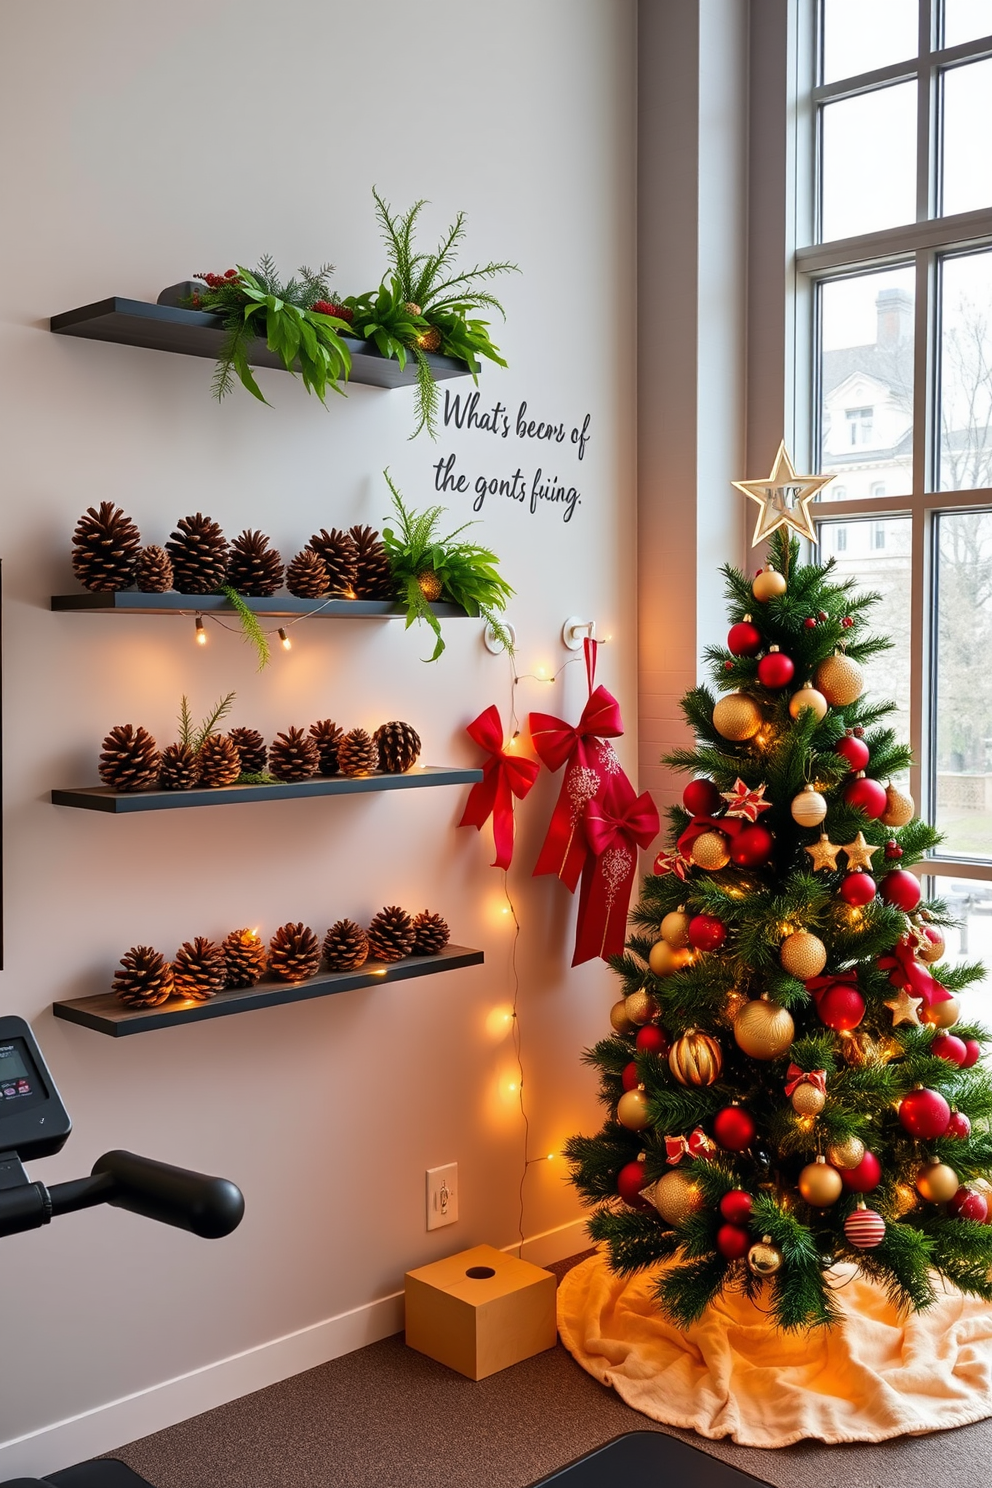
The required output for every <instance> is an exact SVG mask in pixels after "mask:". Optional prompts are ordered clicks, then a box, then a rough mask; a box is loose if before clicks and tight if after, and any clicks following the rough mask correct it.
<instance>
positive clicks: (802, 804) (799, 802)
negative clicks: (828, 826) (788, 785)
mask: <svg viewBox="0 0 992 1488" xmlns="http://www.w3.org/2000/svg"><path fill="white" fill-rule="evenodd" d="M790 810H791V811H792V820H793V821H794V822H798V823H799V825H800V826H801V827H818V826H819V825H820V823H821V822H822V820H823V818H824V817H825V816H826V814H827V803H826V801H825V799H824V798H823V796H821V795H820V792H819V791H818V790H814V789H813V787H812V786H811V785H807V786H806V788H805V790H801V791H800V792H799V794H798V796H793V798H792V806H791V808H790Z"/></svg>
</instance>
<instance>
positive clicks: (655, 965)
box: [648, 940, 693, 977]
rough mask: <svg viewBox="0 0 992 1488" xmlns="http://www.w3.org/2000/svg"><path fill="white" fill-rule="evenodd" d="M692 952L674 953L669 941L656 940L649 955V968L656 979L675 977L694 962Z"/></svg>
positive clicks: (681, 951)
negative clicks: (684, 967)
mask: <svg viewBox="0 0 992 1488" xmlns="http://www.w3.org/2000/svg"><path fill="white" fill-rule="evenodd" d="M692 959H693V958H692V952H691V951H690V950H686V949H683V950H679V951H674V950H673V949H672V947H671V946H670V945H669V944H668V941H667V940H656V941H655V943H654V945H653V946H652V947H651V950H650V951H649V953H648V966H649V967H650V968H651V970H652V971H653V972H654V974H655V976H656V977H667V976H674V974H675V973H676V972H677V971H681V970H682V968H683V966H689V965H690V964H691V962H692Z"/></svg>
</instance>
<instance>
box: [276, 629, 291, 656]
mask: <svg viewBox="0 0 992 1488" xmlns="http://www.w3.org/2000/svg"><path fill="white" fill-rule="evenodd" d="M278 635H279V644H280V645H281V646H282V649H283V650H284V651H292V649H293V643H292V641H291V640H290V639H289V636H288V635H287V634H286V629H285V626H282V625H280V627H279V630H278Z"/></svg>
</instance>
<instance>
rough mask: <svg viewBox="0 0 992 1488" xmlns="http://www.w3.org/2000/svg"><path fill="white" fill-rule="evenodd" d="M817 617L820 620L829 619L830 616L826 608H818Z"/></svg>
mask: <svg viewBox="0 0 992 1488" xmlns="http://www.w3.org/2000/svg"><path fill="white" fill-rule="evenodd" d="M816 618H817V619H818V620H829V619H830V616H829V615H828V614H827V612H826V610H817V612H816Z"/></svg>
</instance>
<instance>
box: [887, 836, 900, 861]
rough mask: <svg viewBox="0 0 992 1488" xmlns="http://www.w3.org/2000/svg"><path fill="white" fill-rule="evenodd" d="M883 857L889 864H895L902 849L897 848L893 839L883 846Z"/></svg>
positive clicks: (897, 845) (896, 843)
mask: <svg viewBox="0 0 992 1488" xmlns="http://www.w3.org/2000/svg"><path fill="white" fill-rule="evenodd" d="M885 856H886V857H887V858H888V859H889V861H890V862H895V861H896V860H897V859H899V858H901V857H902V848H901V847H900V846H899V844H898V842H897V841H896V840H895V838H894V837H893V838H891V840H890V841H888V842H887V843H886V844H885Z"/></svg>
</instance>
